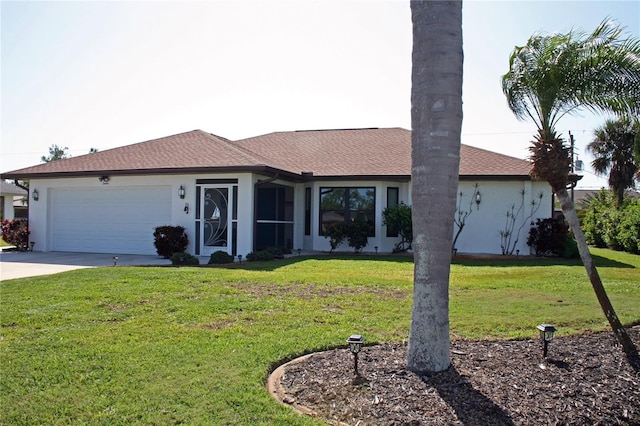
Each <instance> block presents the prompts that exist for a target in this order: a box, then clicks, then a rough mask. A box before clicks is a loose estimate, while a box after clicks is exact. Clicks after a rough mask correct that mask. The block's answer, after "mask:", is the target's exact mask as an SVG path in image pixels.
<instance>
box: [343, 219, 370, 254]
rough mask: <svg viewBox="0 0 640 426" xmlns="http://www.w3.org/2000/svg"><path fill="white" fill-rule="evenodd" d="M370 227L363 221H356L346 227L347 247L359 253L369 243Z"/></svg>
mask: <svg viewBox="0 0 640 426" xmlns="http://www.w3.org/2000/svg"><path fill="white" fill-rule="evenodd" d="M370 233H371V225H370V224H368V223H367V222H365V221H362V220H357V221H355V222H351V223H349V224H348V225H347V226H346V235H347V241H348V242H349V247H353V248H354V250H355V251H356V252H359V251H361V250H362V249H363V248H364V247H366V246H367V244H368V243H369V234H370Z"/></svg>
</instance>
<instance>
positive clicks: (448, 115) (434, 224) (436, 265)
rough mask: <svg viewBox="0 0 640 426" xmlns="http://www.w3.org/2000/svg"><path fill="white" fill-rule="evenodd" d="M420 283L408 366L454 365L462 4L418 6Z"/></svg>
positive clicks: (415, 85)
mask: <svg viewBox="0 0 640 426" xmlns="http://www.w3.org/2000/svg"><path fill="white" fill-rule="evenodd" d="M411 16H412V21H413V54H412V61H413V68H412V86H411V125H412V128H413V132H412V154H411V158H412V169H411V182H412V193H411V194H412V204H413V212H412V213H413V248H414V253H415V254H414V258H415V266H414V286H413V295H414V300H413V310H412V313H411V330H410V335H409V347H408V352H407V368H408V369H409V370H411V371H415V372H438V371H443V370H446V369H447V368H448V367H449V365H450V350H449V346H450V340H449V269H450V267H449V266H450V263H451V244H452V239H453V217H454V212H455V207H456V195H457V190H458V173H459V165H460V131H461V127H462V1H461V0H456V1H447V0H444V1H431V0H428V1H411Z"/></svg>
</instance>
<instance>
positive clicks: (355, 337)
mask: <svg viewBox="0 0 640 426" xmlns="http://www.w3.org/2000/svg"><path fill="white" fill-rule="evenodd" d="M363 343H364V337H363V336H361V335H360V334H352V335H351V336H349V338H348V339H347V344H348V345H349V350H350V351H351V353H352V354H353V371H354V373H355V375H356V377H358V376H360V373H358V353H359V352H360V349H362V344H363Z"/></svg>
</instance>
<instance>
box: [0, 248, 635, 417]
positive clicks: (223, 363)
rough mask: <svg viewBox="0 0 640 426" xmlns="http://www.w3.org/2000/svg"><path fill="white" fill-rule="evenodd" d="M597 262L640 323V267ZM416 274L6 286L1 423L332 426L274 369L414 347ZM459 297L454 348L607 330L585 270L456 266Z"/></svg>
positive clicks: (274, 271)
mask: <svg viewBox="0 0 640 426" xmlns="http://www.w3.org/2000/svg"><path fill="white" fill-rule="evenodd" d="M593 253H594V254H595V255H596V256H597V257H596V263H597V264H598V265H599V271H600V274H601V275H602V278H603V280H604V282H605V285H606V288H607V291H608V293H609V296H610V297H611V299H612V301H613V304H614V306H615V307H616V310H617V312H618V315H619V316H620V318H621V320H622V321H623V323H625V324H632V323H637V322H639V321H640V303H638V302H639V301H640V284H639V283H640V256H633V255H628V254H624V253H617V252H610V251H605V250H595V249H594V250H593ZM412 275H413V264H412V262H411V260H410V259H409V258H407V257H386V256H371V257H368V256H357V257H328V256H319V257H294V258H291V259H288V260H282V261H275V262H268V263H262V264H258V263H243V264H242V265H234V266H230V267H215V268H189V267H184V268H161V267H147V268H142V267H115V268H114V267H105V268H98V269H83V270H77V271H71V272H66V273H62V274H56V275H50V276H45V277H34V278H28V279H18V280H10V281H5V282H2V283H1V284H0V297H1V326H2V335H1V336H0V339H1V340H0V365H1V367H2V376H1V377H0V406H1V407H2V409H1V410H0V423H1V424H18V425H19V424H24V425H27V424H29V425H31V424H109V425H112V424H122V425H124V424H163V425H164V424H179V423H184V424H220V425H222V424H239V425H245V424H258V425H273V424H290V425H311V424H323V423H322V422H320V421H318V420H315V419H312V418H307V417H302V416H298V415H296V414H295V413H293V412H291V411H290V410H288V409H286V408H285V407H282V406H280V405H279V404H277V403H276V402H275V401H273V400H272V399H271V397H270V396H269V395H268V394H267V392H266V390H265V386H264V384H265V380H266V377H267V375H268V373H269V371H270V370H271V369H272V368H273V366H274V365H275V364H277V363H279V362H282V361H283V360H285V359H289V358H292V357H295V356H296V355H300V354H303V353H307V352H312V351H317V350H323V349H327V348H332V347H338V346H343V345H344V340H345V339H346V338H347V337H348V336H349V335H350V334H352V333H354V332H357V333H362V334H364V335H365V336H366V338H367V342H369V343H374V342H384V341H403V340H406V338H407V334H408V330H409V321H410V315H411V303H412ZM450 293H451V297H450V308H451V309H450V311H451V331H452V334H453V337H454V338H460V339H462V338H464V339H477V338H488V339H515V338H533V337H536V333H537V332H536V330H535V326H536V325H537V324H539V323H541V322H552V323H553V324H555V325H556V326H557V327H558V328H559V334H560V335H562V334H568V333H581V332H585V331H592V330H603V329H606V328H607V323H606V320H605V318H604V316H603V314H602V312H601V311H600V308H599V305H598V303H597V301H596V298H595V296H594V294H593V291H592V289H591V286H590V284H589V282H588V281H587V279H586V275H585V272H584V268H583V267H582V266H581V265H580V264H579V262H577V261H553V260H516V261H513V260H512V261H504V262H496V261H473V262H472V261H455V262H454V264H453V265H452V275H451V288H450ZM345 356H350V355H348V354H346V353H345ZM349 373H350V372H345V374H349Z"/></svg>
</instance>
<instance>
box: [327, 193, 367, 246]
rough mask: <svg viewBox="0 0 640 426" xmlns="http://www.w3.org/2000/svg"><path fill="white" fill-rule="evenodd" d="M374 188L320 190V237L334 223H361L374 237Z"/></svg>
mask: <svg viewBox="0 0 640 426" xmlns="http://www.w3.org/2000/svg"><path fill="white" fill-rule="evenodd" d="M375 208H376V189H375V188H343V187H337V188H320V229H319V233H320V235H324V233H325V230H326V229H327V227H328V226H329V225H331V224H334V223H340V222H344V223H350V222H356V221H362V222H365V223H367V224H368V225H369V226H370V229H371V235H369V236H370V237H373V236H375V221H376V220H375V213H376V212H375Z"/></svg>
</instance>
